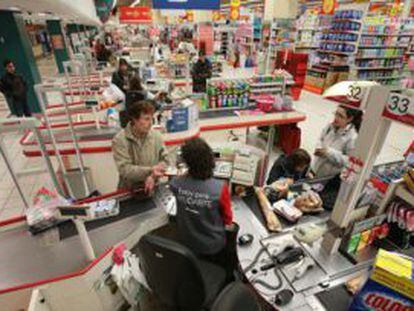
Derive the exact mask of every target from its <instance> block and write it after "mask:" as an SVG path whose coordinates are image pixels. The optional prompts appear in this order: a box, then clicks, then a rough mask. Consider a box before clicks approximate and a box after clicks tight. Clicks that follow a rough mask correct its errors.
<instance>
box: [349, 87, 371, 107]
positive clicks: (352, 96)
mask: <svg viewBox="0 0 414 311" xmlns="http://www.w3.org/2000/svg"><path fill="white" fill-rule="evenodd" d="M366 91H367V88H366V87H364V86H361V85H358V84H357V83H355V84H350V85H349V86H348V93H347V95H346V99H347V100H348V104H349V105H351V106H353V107H356V108H361V102H362V100H363V98H364V96H365V92H366Z"/></svg>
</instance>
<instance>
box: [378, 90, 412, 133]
mask: <svg viewBox="0 0 414 311" xmlns="http://www.w3.org/2000/svg"><path fill="white" fill-rule="evenodd" d="M384 116H385V117H386V118H388V119H391V120H395V121H400V122H402V123H405V124H408V125H411V126H414V98H413V97H408V96H404V95H401V94H397V93H392V94H391V95H390V97H389V98H388V103H387V106H386V108H385V111H384Z"/></svg>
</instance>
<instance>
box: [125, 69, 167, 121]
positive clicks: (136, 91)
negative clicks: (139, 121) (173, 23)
mask: <svg viewBox="0 0 414 311" xmlns="http://www.w3.org/2000/svg"><path fill="white" fill-rule="evenodd" d="M159 97H160V94H159V93H158V94H156V95H154V94H152V93H151V92H148V91H147V90H146V89H145V88H144V86H143V85H142V83H141V79H140V78H139V77H138V76H133V77H132V78H131V79H130V80H129V89H128V91H127V93H126V96H125V110H121V111H120V112H119V118H120V121H121V127H122V128H125V127H126V125H127V124H128V122H129V121H130V119H129V117H128V113H127V111H128V110H129V107H131V105H133V104H134V103H136V102H140V101H142V100H150V101H151V102H152V103H153V104H154V108H155V111H157V110H158V109H159V105H158V104H157V102H156V100H158V99H159Z"/></svg>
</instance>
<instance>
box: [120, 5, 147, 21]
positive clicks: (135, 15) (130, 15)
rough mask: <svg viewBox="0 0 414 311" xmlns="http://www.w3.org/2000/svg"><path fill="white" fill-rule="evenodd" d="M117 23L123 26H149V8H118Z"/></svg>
mask: <svg viewBox="0 0 414 311" xmlns="http://www.w3.org/2000/svg"><path fill="white" fill-rule="evenodd" d="M119 22H120V23H123V24H150V23H152V14H151V9H150V8H149V7H145V6H141V7H129V6H121V7H119Z"/></svg>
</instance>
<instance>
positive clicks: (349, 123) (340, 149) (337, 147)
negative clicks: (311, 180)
mask: <svg viewBox="0 0 414 311" xmlns="http://www.w3.org/2000/svg"><path fill="white" fill-rule="evenodd" d="M361 122H362V112H361V111H359V110H356V109H352V108H348V107H345V106H339V107H338V109H337V110H336V112H335V119H334V121H333V122H332V123H331V124H329V125H328V126H327V127H325V128H324V129H323V130H322V134H321V136H320V138H319V142H318V144H317V148H316V149H315V152H314V155H315V159H314V162H313V164H312V171H313V173H314V174H315V176H316V177H326V176H333V175H337V174H339V173H340V172H341V171H342V169H343V168H344V167H345V165H346V163H347V161H348V156H349V154H350V152H351V151H352V150H353V149H354V145H355V140H356V138H357V136H358V131H359V128H360V126H361Z"/></svg>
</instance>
